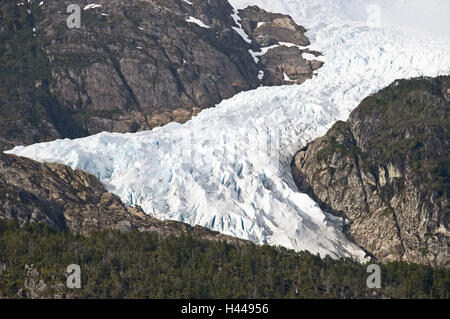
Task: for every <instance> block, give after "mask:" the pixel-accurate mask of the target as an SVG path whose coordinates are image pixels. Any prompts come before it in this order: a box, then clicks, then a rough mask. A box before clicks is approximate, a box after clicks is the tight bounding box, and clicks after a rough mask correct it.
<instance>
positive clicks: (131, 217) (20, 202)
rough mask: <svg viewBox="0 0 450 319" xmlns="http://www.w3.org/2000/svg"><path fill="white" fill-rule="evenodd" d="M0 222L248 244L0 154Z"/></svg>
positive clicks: (82, 178)
mask: <svg viewBox="0 0 450 319" xmlns="http://www.w3.org/2000/svg"><path fill="white" fill-rule="evenodd" d="M0 219H6V220H11V219H15V220H17V221H18V222H19V224H24V223H27V222H41V223H45V224H47V225H50V226H52V227H53V228H56V229H59V230H69V231H73V232H77V233H81V234H89V232H91V231H96V230H104V229H117V230H120V231H122V232H128V231H131V230H139V231H150V232H155V233H158V234H160V235H162V236H167V235H171V234H174V235H179V234H182V233H186V234H188V233H189V234H193V235H196V236H199V237H200V238H204V239H210V240H220V241H226V242H229V243H234V244H240V243H245V242H246V241H244V240H240V239H236V238H233V237H229V236H225V235H222V234H219V233H216V232H213V231H210V230H207V229H205V228H203V227H199V226H196V227H191V226H189V225H187V224H184V223H180V222H174V221H159V220H157V219H155V218H152V217H150V216H147V215H145V214H144V213H143V212H142V210H141V209H140V208H139V207H125V205H124V204H123V203H122V202H121V201H120V199H119V198H118V197H117V196H115V195H113V194H111V193H108V192H107V191H106V189H105V188H104V186H103V185H102V184H101V183H100V182H99V181H98V180H97V178H96V177H94V176H92V175H89V174H87V173H84V172H82V171H76V170H72V169H71V168H69V167H67V166H64V165H57V164H41V163H38V162H35V161H32V160H29V159H25V158H21V157H17V156H13V155H6V154H3V153H0Z"/></svg>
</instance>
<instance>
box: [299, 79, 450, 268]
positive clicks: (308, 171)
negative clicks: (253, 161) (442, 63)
mask: <svg viewBox="0 0 450 319" xmlns="http://www.w3.org/2000/svg"><path fill="white" fill-rule="evenodd" d="M449 109H450V77H449V76H443V77H438V78H435V79H432V78H416V79H412V80H399V81H395V82H394V83H393V84H392V85H390V86H389V87H387V88H386V89H383V90H381V91H380V92H378V93H376V94H375V95H373V96H370V97H368V98H366V99H365V100H364V101H363V102H362V103H361V104H360V105H359V107H358V108H356V109H355V110H354V111H353V112H352V113H351V115H350V118H349V120H348V122H345V123H344V122H338V123H336V124H335V125H334V126H333V128H332V129H330V130H329V131H328V133H327V134H326V135H325V136H324V137H321V138H319V139H317V140H315V141H313V142H312V143H310V144H308V145H307V146H306V147H305V148H304V149H302V150H301V151H300V152H299V153H297V155H296V156H295V159H294V161H293V162H292V172H293V176H294V179H295V182H296V184H297V186H298V188H299V190H300V191H302V192H306V193H308V194H309V195H311V196H312V197H313V198H314V199H315V200H316V201H317V202H318V203H320V205H321V207H322V209H324V210H327V211H329V212H332V213H334V214H336V215H338V216H343V217H345V218H346V219H348V220H349V221H350V222H349V224H348V229H347V233H348V235H349V236H350V238H352V239H353V240H354V241H355V242H356V243H357V244H358V245H359V246H361V247H363V248H365V249H366V250H367V251H369V252H370V253H372V254H373V255H374V256H375V257H376V258H378V259H379V260H381V261H392V260H405V261H410V262H417V263H430V264H432V265H442V266H447V267H448V266H449V263H450V256H449V241H450V231H449V219H450V214H449V201H448V194H449V187H450V180H449V176H450V174H449V167H450V153H449V150H450V147H449V146H450V145H449V143H450V135H449Z"/></svg>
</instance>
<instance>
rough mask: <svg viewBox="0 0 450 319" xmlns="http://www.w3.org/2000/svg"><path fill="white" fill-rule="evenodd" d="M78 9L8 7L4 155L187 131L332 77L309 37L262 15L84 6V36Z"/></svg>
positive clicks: (170, 4) (105, 0) (207, 7)
mask: <svg viewBox="0 0 450 319" xmlns="http://www.w3.org/2000/svg"><path fill="white" fill-rule="evenodd" d="M71 3H72V1H54V0H49V1H43V2H42V3H40V1H28V2H24V3H22V4H20V3H18V2H17V1H15V0H14V1H13V0H7V1H2V2H1V3H0V17H1V24H0V43H1V46H0V122H1V125H0V150H4V149H7V148H11V147H12V146H15V145H19V144H21V145H23V144H26V145H28V144H32V143H36V142H43V141H48V140H53V139H56V138H65V137H68V138H75V137H82V136H87V135H91V134H96V133H99V132H102V131H114V132H136V131H141V130H148V129H151V128H154V127H156V126H160V125H164V124H167V123H169V122H172V121H178V122H185V121H187V120H189V119H190V118H191V117H192V116H194V115H196V114H197V113H198V112H199V111H200V110H201V109H205V108H208V107H212V106H214V105H216V104H217V103H219V102H220V101H222V100H224V99H227V98H230V97H232V96H233V95H235V94H236V93H238V92H241V91H246V90H251V89H255V88H257V87H259V86H260V85H262V84H263V85H266V86H267V85H279V84H293V83H301V82H303V81H304V80H305V79H308V78H311V77H312V76H313V73H314V71H315V70H317V69H318V68H320V67H321V65H322V62H320V61H310V60H307V59H305V58H304V57H303V56H302V53H310V54H311V53H312V54H313V55H315V56H318V55H320V54H319V53H318V52H312V51H309V50H307V49H303V48H302V46H306V45H308V44H309V41H308V39H307V38H306V37H305V35H304V32H305V31H306V30H305V29H304V28H303V27H301V26H299V25H297V24H296V23H295V22H294V21H293V20H292V18H291V17H289V16H286V15H280V14H272V13H268V12H265V11H263V10H261V9H259V8H257V7H251V8H248V9H244V10H240V11H239V12H237V11H235V10H234V9H233V8H232V7H231V6H230V5H229V3H228V2H227V1H226V0H208V1H199V0H193V1H183V0H166V1H159V0H141V1H138V0H135V1H122V0H98V1H96V4H98V6H97V7H87V6H86V5H87V4H88V3H92V2H91V1H86V0H82V1H78V2H77V3H78V4H79V5H80V6H81V9H82V15H81V23H82V27H81V29H69V28H68V27H67V26H66V20H67V18H68V16H69V14H68V13H66V8H67V6H68V5H69V4H71ZM241 16H242V19H241ZM241 21H242V23H241ZM284 42H289V43H290V44H289V46H291V47H287V46H280V43H284ZM292 45H297V46H294V47H292ZM298 46H300V47H298ZM263 47H268V48H267V49H265V50H262V48H263ZM269 47H270V48H269ZM264 53H265V54H264Z"/></svg>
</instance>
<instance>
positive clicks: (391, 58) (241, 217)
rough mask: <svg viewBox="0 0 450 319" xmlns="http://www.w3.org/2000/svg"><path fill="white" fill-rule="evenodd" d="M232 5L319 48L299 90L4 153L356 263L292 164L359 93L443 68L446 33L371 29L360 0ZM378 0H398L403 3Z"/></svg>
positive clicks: (226, 227)
mask: <svg viewBox="0 0 450 319" xmlns="http://www.w3.org/2000/svg"><path fill="white" fill-rule="evenodd" d="M413 1H415V0H413ZM230 3H231V4H232V5H233V6H234V7H235V8H236V9H239V8H243V7H246V6H247V5H253V4H256V5H258V6H260V7H262V8H264V9H266V10H268V11H272V12H281V13H287V14H290V15H291V16H292V17H293V18H294V19H295V20H296V22H297V23H299V24H302V25H305V26H306V27H307V28H309V31H308V33H307V35H308V37H309V38H310V39H311V42H312V44H311V45H310V46H309V48H310V49H314V50H318V51H320V52H322V53H323V54H324V56H323V57H322V58H323V61H324V62H325V65H324V66H323V67H322V68H321V69H320V70H319V71H318V74H317V76H315V77H314V78H313V79H311V80H308V81H306V82H305V83H304V84H302V85H292V86H281V87H260V88H258V89H256V90H253V91H248V92H243V93H240V94H238V95H236V96H234V97H233V98H231V99H228V100H225V101H223V102H221V103H220V104H218V105H217V106H216V107H215V108H211V109H207V110H204V111H202V112H201V113H200V114H199V115H198V116H196V117H195V118H193V119H192V120H190V121H188V122H187V123H185V124H178V123H171V124H168V125H166V126H164V127H160V128H155V129H153V130H151V131H145V132H139V133H133V134H131V133H129V134H118V133H106V132H104V133H100V134H97V135H94V136H90V137H86V138H82V139H75V140H69V139H64V140H56V141H53V142H48V143H40V144H35V145H31V146H27V147H23V146H20V147H16V148H14V149H13V150H11V151H8V152H7V153H11V154H16V155H19V156H25V157H29V158H31V159H34V160H38V161H41V162H53V163H62V164H66V165H69V166H71V167H72V168H74V169H80V170H83V171H86V172H89V173H91V174H93V175H95V176H97V177H98V178H99V179H100V180H101V181H102V183H104V185H105V186H106V187H107V189H108V190H109V191H111V192H113V193H115V194H117V195H118V196H120V198H121V199H122V200H123V201H124V202H125V203H126V204H129V205H140V206H141V207H142V208H143V209H144V211H145V212H146V213H147V214H149V215H152V216H154V217H156V218H159V219H170V220H178V221H182V222H186V223H189V224H191V225H201V226H205V227H208V228H210V229H213V230H216V231H219V232H221V233H224V234H228V235H232V236H237V237H240V238H243V239H248V240H251V241H253V242H255V243H258V244H263V243H267V244H271V245H280V246H284V247H287V248H290V249H295V250H308V251H310V252H312V253H318V254H320V255H321V256H325V255H330V256H331V257H333V258H339V257H353V258H355V259H358V260H363V259H364V256H365V253H364V252H363V251H362V250H361V249H360V248H359V247H357V246H356V245H354V244H353V243H351V242H350V241H349V240H348V239H347V238H346V237H345V235H344V234H343V232H342V227H343V225H344V224H345V222H346V221H345V220H342V219H340V218H337V217H334V216H332V215H330V214H328V213H326V212H323V211H322V210H321V209H320V208H319V206H318V205H317V204H316V203H315V202H314V201H313V200H312V199H311V198H310V197H309V196H307V195H306V194H302V193H300V192H298V191H297V190H296V187H295V184H294V182H293V180H292V176H291V171H290V164H291V160H292V158H293V156H294V154H295V152H296V151H298V150H299V149H301V148H302V147H303V146H304V145H305V144H306V143H308V142H310V141H311V140H313V139H314V138H317V137H319V136H321V135H323V134H325V133H326V131H327V130H328V129H329V128H330V127H331V126H332V125H333V124H334V123H335V122H336V121H338V120H346V119H347V118H348V116H349V114H350V112H351V111H352V110H353V109H354V108H355V107H356V106H357V105H358V104H359V103H360V102H361V100H362V99H363V98H365V97H366V96H368V95H370V94H373V93H374V92H376V91H378V90H379V89H381V88H383V87H385V86H387V85H389V84H390V83H391V82H393V81H395V80H396V79H399V78H410V77H417V76H437V75H441V74H449V73H450V54H449V52H450V36H449V35H446V34H435V33H429V32H428V33H427V32H424V31H423V30H414V29H413V28H411V26H410V25H406V24H405V25H393V24H386V25H381V26H370V25H368V24H367V23H366V22H365V17H366V6H367V4H366V3H367V2H366V1H362V0H349V1H339V0H310V1H303V0H278V1H273V0H231V1H230ZM373 3H378V4H379V5H380V6H382V7H383V8H384V7H385V6H387V5H388V3H394V4H396V5H397V6H398V7H399V8H402V5H404V1H402V0H397V1H389V2H388V1H385V0H379V1H373ZM427 3H429V5H430V6H433V3H434V4H436V5H437V4H438V3H443V2H442V1H441V0H434V1H428V2H427ZM405 5H406V4H405ZM422 31H423V32H422Z"/></svg>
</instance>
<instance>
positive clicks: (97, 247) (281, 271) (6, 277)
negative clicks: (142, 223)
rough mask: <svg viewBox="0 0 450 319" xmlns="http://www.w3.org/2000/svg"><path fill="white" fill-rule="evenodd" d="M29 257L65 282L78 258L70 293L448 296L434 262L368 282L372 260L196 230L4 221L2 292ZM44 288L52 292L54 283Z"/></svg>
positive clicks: (386, 271)
mask: <svg viewBox="0 0 450 319" xmlns="http://www.w3.org/2000/svg"><path fill="white" fill-rule="evenodd" d="M2 264H3V265H5V264H6V266H7V267H6V270H4V271H3V272H2V271H1V266H2ZM26 264H27V265H31V264H33V265H35V266H36V267H37V269H38V270H39V272H40V276H41V279H43V280H44V281H45V282H46V283H47V285H49V286H50V285H52V284H57V283H65V281H66V274H65V271H66V267H67V266H68V265H69V264H78V265H80V266H81V275H82V288H81V289H79V290H66V291H65V293H68V294H70V295H71V296H74V297H81V298H93V297H96V298H380V297H393V298H450V271H448V270H443V269H434V268H432V267H429V266H423V265H414V264H407V263H403V262H396V263H389V264H385V265H381V268H382V289H380V290H370V289H368V288H366V278H367V277H368V275H369V274H368V273H366V265H362V264H359V263H357V262H355V261H353V260H351V259H340V260H333V259H332V258H330V257H326V258H323V259H321V258H320V257H318V256H315V255H312V254H310V253H308V252H300V253H296V252H294V251H290V250H287V249H284V248H276V247H269V246H262V247H260V246H256V245H252V244H248V245H241V246H233V245H229V244H226V243H221V242H215V241H207V240H200V239H197V238H195V237H191V236H183V237H174V236H170V237H167V238H162V237H160V236H158V235H157V234H154V233H139V232H131V233H126V234H123V233H120V232H117V231H102V232H96V233H92V234H91V235H90V236H88V237H83V236H80V235H77V234H73V233H69V232H57V231H55V230H52V229H51V228H49V227H48V226H45V225H41V224H28V225H25V226H24V227H22V228H20V227H19V226H18V224H17V223H16V222H5V221H0V294H3V295H6V296H7V297H11V298H17V292H18V290H19V289H20V288H23V286H24V282H25V279H26V271H25V265H26ZM64 289H65V288H64ZM44 296H46V297H52V291H51V289H49V290H48V291H47V292H46V293H45V294H44Z"/></svg>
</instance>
